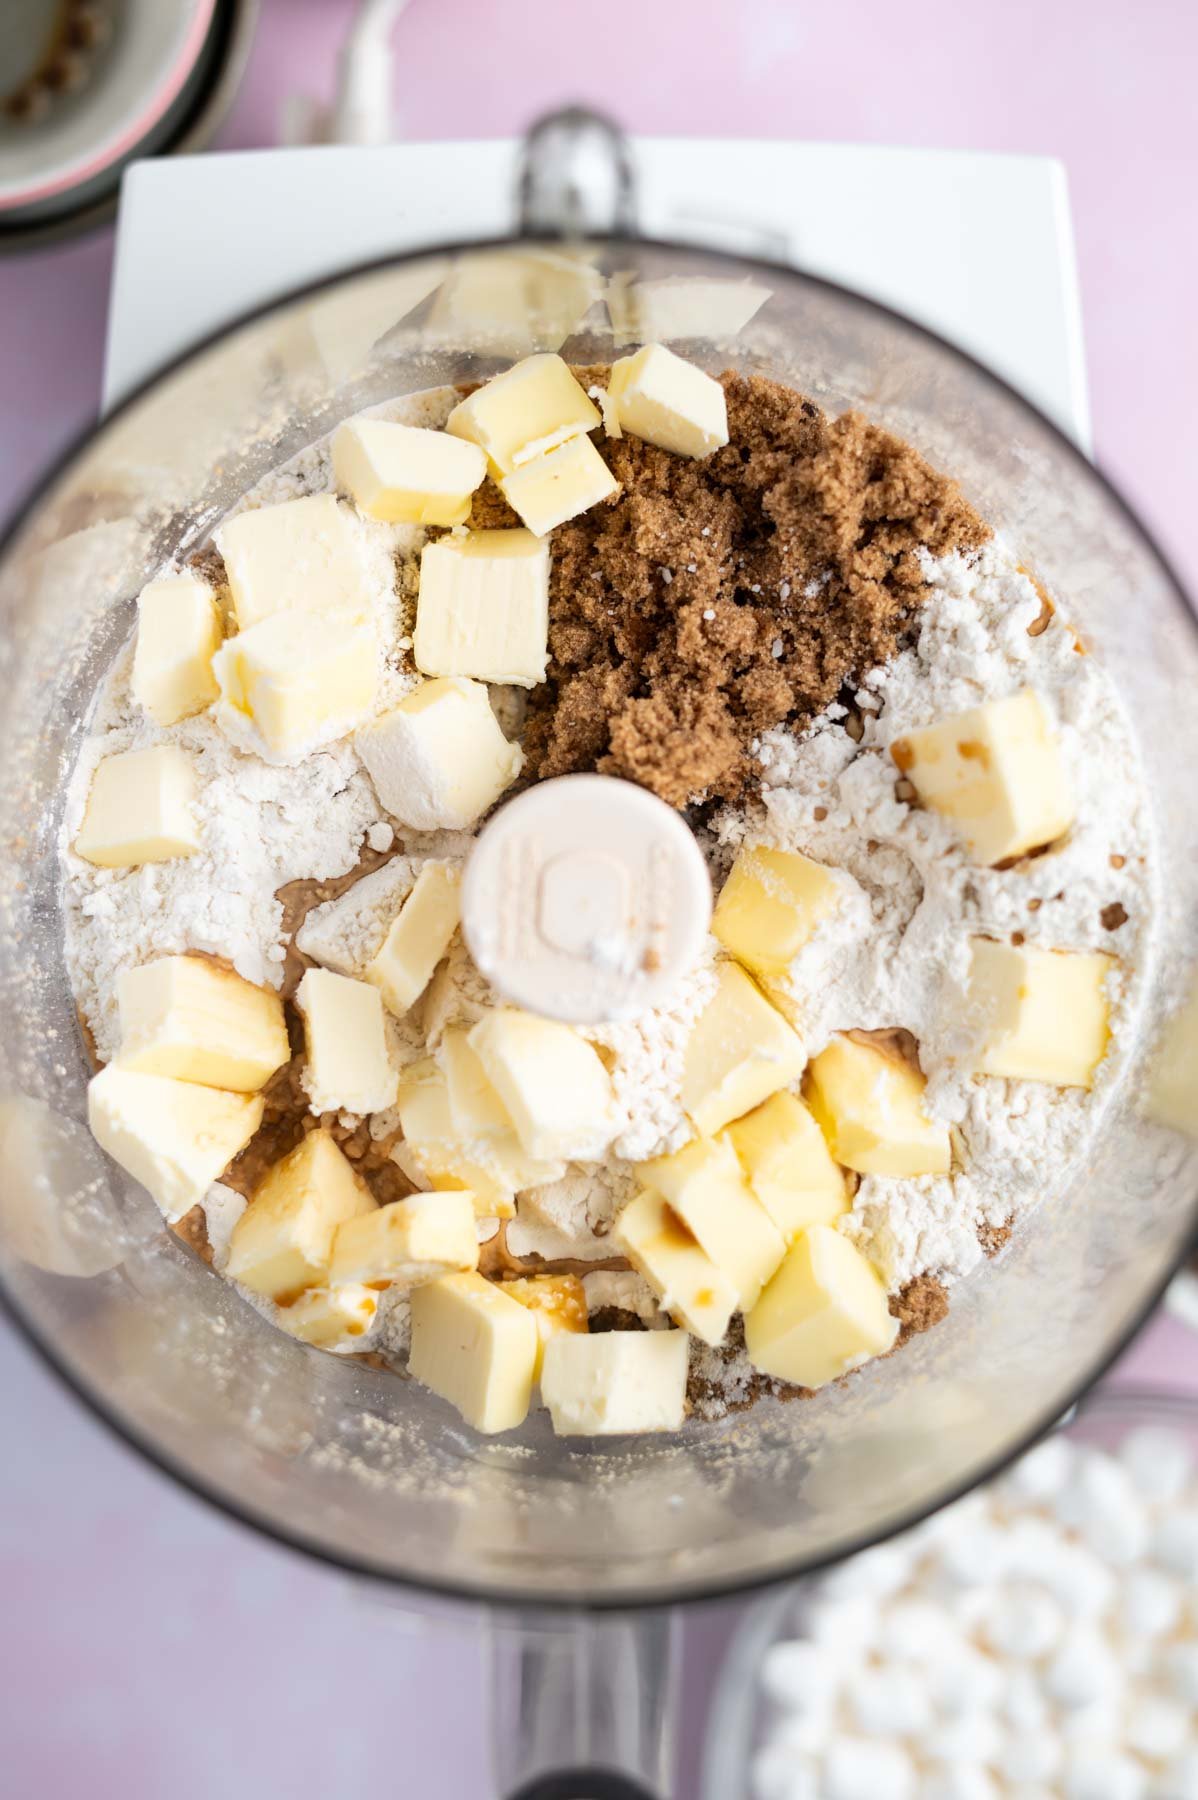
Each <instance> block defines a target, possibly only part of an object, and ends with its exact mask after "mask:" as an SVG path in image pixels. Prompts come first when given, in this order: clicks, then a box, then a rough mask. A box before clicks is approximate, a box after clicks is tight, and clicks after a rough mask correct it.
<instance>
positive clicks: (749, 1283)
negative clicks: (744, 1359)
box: [637, 1138, 786, 1312]
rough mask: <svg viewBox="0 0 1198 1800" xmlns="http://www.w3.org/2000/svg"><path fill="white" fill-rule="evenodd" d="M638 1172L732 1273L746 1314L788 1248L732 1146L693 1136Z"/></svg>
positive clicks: (725, 1270)
mask: <svg viewBox="0 0 1198 1800" xmlns="http://www.w3.org/2000/svg"><path fill="white" fill-rule="evenodd" d="M637 1173H638V1174H639V1175H640V1178H641V1180H642V1181H643V1182H644V1183H645V1186H646V1187H647V1188H649V1189H651V1190H652V1191H653V1192H655V1193H658V1194H660V1195H661V1197H662V1199H663V1200H664V1201H665V1202H666V1204H667V1205H668V1206H669V1207H671V1208H672V1210H673V1211H674V1212H675V1213H676V1214H677V1216H678V1217H679V1218H680V1219H681V1220H682V1223H683V1224H684V1225H685V1226H686V1228H687V1230H688V1231H689V1232H691V1233H692V1235H693V1236H694V1237H695V1239H696V1241H697V1242H698V1244H699V1246H700V1248H701V1249H702V1250H704V1251H705V1252H706V1254H707V1255H708V1256H709V1257H710V1258H711V1260H712V1262H713V1263H714V1264H715V1266H716V1268H717V1269H719V1270H720V1271H721V1272H722V1273H723V1274H725V1275H726V1276H727V1277H728V1279H729V1281H731V1283H732V1285H733V1287H734V1288H735V1289H736V1298H737V1304H738V1306H739V1307H740V1310H741V1311H742V1312H748V1311H749V1309H750V1308H751V1307H753V1306H755V1305H756V1304H757V1296H758V1295H759V1294H760V1292H761V1290H762V1288H763V1287H764V1286H765V1284H766V1282H767V1281H768V1280H769V1278H770V1276H771V1275H772V1274H773V1272H774V1270H775V1269H776V1268H777V1267H778V1264H779V1263H780V1262H781V1261H782V1258H783V1256H784V1255H785V1253H786V1246H785V1244H784V1243H783V1241H782V1236H781V1233H780V1232H779V1231H778V1230H777V1229H776V1227H775V1226H774V1225H773V1224H772V1223H771V1222H770V1219H769V1217H768V1215H767V1214H766V1212H765V1209H764V1208H763V1207H762V1206H761V1205H760V1203H759V1202H758V1201H757V1200H756V1199H755V1198H754V1197H753V1195H752V1194H751V1193H750V1191H749V1189H748V1186H747V1185H746V1183H745V1178H744V1176H743V1174H742V1173H741V1167H740V1163H739V1161H738V1160H737V1155H736V1151H735V1150H734V1149H733V1148H732V1145H731V1144H729V1143H727V1142H723V1141H721V1140H720V1139H709V1138H695V1139H694V1141H693V1142H692V1143H689V1144H685V1145H684V1146H683V1148H682V1149H681V1150H676V1151H675V1152H674V1153H673V1155H672V1156H658V1157H655V1158H654V1159H653V1160H652V1162H646V1163H641V1165H640V1167H639V1169H638V1171H637Z"/></svg>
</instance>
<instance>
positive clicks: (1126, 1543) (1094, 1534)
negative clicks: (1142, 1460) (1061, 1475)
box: [1055, 1452, 1149, 1568]
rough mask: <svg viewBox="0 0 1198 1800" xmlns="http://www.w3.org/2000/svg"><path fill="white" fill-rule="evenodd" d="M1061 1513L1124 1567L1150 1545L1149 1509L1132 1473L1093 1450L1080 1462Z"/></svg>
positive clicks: (1063, 1498) (1062, 1500) (1058, 1511)
mask: <svg viewBox="0 0 1198 1800" xmlns="http://www.w3.org/2000/svg"><path fill="white" fill-rule="evenodd" d="M1055 1510H1056V1516H1057V1518H1058V1519H1060V1520H1061V1522H1062V1524H1065V1525H1070V1526H1072V1527H1073V1529H1074V1530H1075V1531H1077V1532H1078V1533H1079V1534H1080V1536H1081V1537H1082V1538H1083V1539H1084V1540H1085V1542H1086V1543H1087V1544H1088V1545H1089V1546H1090V1548H1091V1549H1092V1550H1094V1551H1096V1552H1097V1553H1098V1555H1099V1556H1101V1557H1102V1559H1103V1561H1104V1562H1107V1563H1114V1564H1115V1566H1116V1567H1118V1568H1126V1567H1127V1566H1128V1564H1130V1563H1133V1562H1138V1561H1139V1559H1140V1558H1141V1557H1142V1556H1143V1554H1144V1552H1145V1550H1146V1549H1147V1547H1148V1538H1149V1525H1148V1517H1147V1514H1146V1512H1145V1510H1144V1506H1143V1504H1142V1502H1141V1500H1140V1498H1139V1496H1138V1494H1137V1493H1136V1490H1135V1486H1134V1484H1133V1482H1132V1479H1131V1476H1130V1475H1129V1474H1128V1472H1127V1470H1126V1469H1125V1468H1124V1467H1123V1466H1122V1465H1121V1464H1120V1463H1117V1462H1115V1461H1113V1460H1112V1459H1111V1458H1110V1457H1107V1456H1103V1455H1100V1454H1097V1453H1094V1452H1091V1453H1089V1454H1088V1455H1087V1456H1086V1457H1085V1458H1084V1459H1083V1460H1082V1461H1080V1462H1079V1463H1078V1465H1077V1467H1076V1469H1075V1470H1074V1473H1073V1475H1072V1476H1071V1477H1070V1479H1069V1481H1068V1482H1067V1484H1066V1485H1065V1487H1064V1488H1063V1489H1062V1491H1061V1493H1060V1494H1059V1496H1058V1497H1057V1501H1056V1509H1055Z"/></svg>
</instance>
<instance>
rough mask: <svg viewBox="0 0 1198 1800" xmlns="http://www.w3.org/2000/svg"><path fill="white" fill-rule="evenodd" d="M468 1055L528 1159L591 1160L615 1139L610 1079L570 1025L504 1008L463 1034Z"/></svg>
mask: <svg viewBox="0 0 1198 1800" xmlns="http://www.w3.org/2000/svg"><path fill="white" fill-rule="evenodd" d="M470 1046H471V1049H473V1050H474V1051H475V1053H476V1054H477V1055H478V1057H479V1058H480V1060H481V1062H482V1065H483V1068H484V1069H485V1070H486V1073H487V1079H488V1080H489V1081H490V1083H491V1086H492V1087H493V1088H494V1089H495V1092H496V1093H497V1094H498V1095H499V1098H500V1100H501V1101H502V1103H503V1105H504V1106H505V1107H506V1108H507V1112H508V1116H509V1118H510V1119H511V1121H512V1124H513V1126H514V1128H515V1132H516V1136H517V1137H518V1138H519V1139H520V1142H521V1144H522V1145H523V1146H524V1149H525V1150H526V1151H527V1153H528V1155H529V1156H532V1157H536V1158H538V1159H542V1160H545V1161H552V1160H553V1159H554V1158H557V1157H565V1158H566V1159H567V1160H568V1161H577V1162H591V1161H594V1160H596V1159H597V1158H598V1157H600V1156H602V1154H603V1152H604V1150H605V1149H606V1147H607V1145H608V1144H609V1143H610V1142H611V1140H612V1138H613V1137H614V1136H615V1133H616V1124H617V1121H616V1116H615V1106H614V1101H613V1096H612V1085H611V1078H610V1076H609V1075H608V1073H607V1070H606V1069H605V1068H604V1066H603V1062H602V1060H601V1058H600V1056H599V1053H598V1051H596V1050H595V1049H594V1048H593V1047H592V1046H591V1045H590V1044H588V1043H587V1041H586V1039H585V1038H582V1037H580V1036H579V1035H578V1033H577V1032H576V1031H574V1030H573V1029H572V1028H571V1027H570V1026H569V1025H560V1024H558V1023H557V1021H556V1020H554V1019H543V1018H540V1017H538V1016H537V1014H535V1013H529V1012H521V1011H519V1010H517V1008H515V1007H504V1008H502V1009H499V1010H496V1011H495V1012H489V1013H487V1014H486V1015H485V1016H484V1017H483V1018H482V1019H480V1020H479V1022H478V1024H477V1025H475V1026H474V1027H473V1028H472V1030H471V1032H470Z"/></svg>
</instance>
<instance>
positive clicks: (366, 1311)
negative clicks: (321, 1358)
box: [278, 1282, 379, 1350]
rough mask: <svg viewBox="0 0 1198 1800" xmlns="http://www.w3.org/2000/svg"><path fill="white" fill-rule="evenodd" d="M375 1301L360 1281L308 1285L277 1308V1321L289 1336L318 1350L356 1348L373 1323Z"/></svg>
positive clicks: (372, 1291) (371, 1289)
mask: <svg viewBox="0 0 1198 1800" xmlns="http://www.w3.org/2000/svg"><path fill="white" fill-rule="evenodd" d="M378 1304H379V1297H378V1294H377V1293H376V1292H375V1291H374V1289H373V1288H368V1287H363V1286H362V1285H361V1283H360V1282H348V1283H347V1284H346V1285H345V1286H344V1287H332V1288H328V1287H323V1288H309V1289H308V1290H307V1292H306V1293H303V1294H301V1295H300V1297H299V1299H298V1300H295V1301H293V1302H292V1304H291V1305H290V1306H285V1307H281V1308H280V1310H279V1313H278V1323H279V1324H280V1325H281V1326H282V1328H283V1330H284V1331H285V1332H287V1333H288V1335H289V1336H291V1337H296V1338H300V1339H301V1340H302V1342H304V1343H305V1344H315V1345H316V1346H317V1347H318V1348H319V1349H321V1350H357V1349H359V1348H360V1347H361V1340H362V1339H363V1338H364V1337H365V1336H366V1333H367V1332H368V1331H369V1330H370V1327H371V1326H372V1325H373V1324H374V1315H375V1313H376V1312H377V1311H378Z"/></svg>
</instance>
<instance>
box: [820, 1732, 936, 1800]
mask: <svg viewBox="0 0 1198 1800" xmlns="http://www.w3.org/2000/svg"><path fill="white" fill-rule="evenodd" d="M822 1774H823V1785H822V1787H821V1788H820V1800H914V1795H915V1793H916V1775H915V1765H914V1764H913V1763H912V1761H911V1758H910V1757H909V1756H908V1755H907V1753H906V1751H904V1750H901V1749H900V1748H899V1746H898V1745H897V1744H873V1743H868V1742H867V1741H866V1740H865V1739H864V1738H847V1737H845V1738H838V1739H837V1740H836V1741H835V1742H833V1743H831V1744H829V1746H828V1751H827V1754H826V1756H825V1757H824V1759H823V1770H822Z"/></svg>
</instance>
